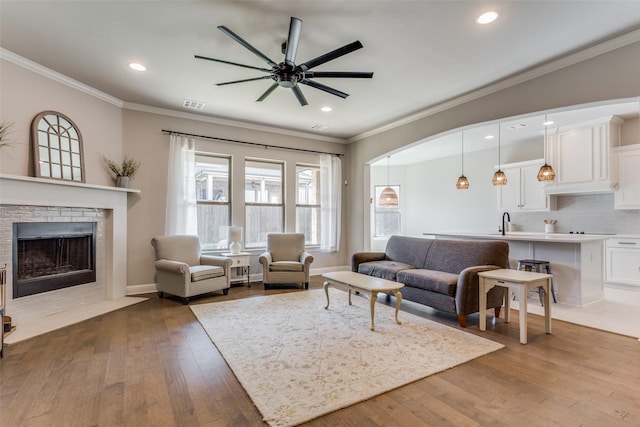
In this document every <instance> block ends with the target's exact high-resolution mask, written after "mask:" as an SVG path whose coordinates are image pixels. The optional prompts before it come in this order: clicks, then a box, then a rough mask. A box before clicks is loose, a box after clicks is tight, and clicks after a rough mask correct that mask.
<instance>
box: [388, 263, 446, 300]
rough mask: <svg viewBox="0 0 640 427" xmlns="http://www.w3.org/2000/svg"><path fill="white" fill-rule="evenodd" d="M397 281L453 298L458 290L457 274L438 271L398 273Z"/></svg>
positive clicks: (416, 270)
mask: <svg viewBox="0 0 640 427" xmlns="http://www.w3.org/2000/svg"><path fill="white" fill-rule="evenodd" d="M397 280H398V282H400V283H403V284H404V285H405V286H410V287H413V288H418V289H424V290H426V291H431V292H437V293H439V294H444V295H449V296H452V297H453V296H455V295H456V288H457V286H458V275H457V274H454V273H447V272H445V271H437V270H424V269H421V268H417V269H414V270H403V271H400V272H398V275H397Z"/></svg>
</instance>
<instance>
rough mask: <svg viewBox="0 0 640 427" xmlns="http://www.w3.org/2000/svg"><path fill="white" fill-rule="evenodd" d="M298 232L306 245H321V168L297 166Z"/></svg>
mask: <svg viewBox="0 0 640 427" xmlns="http://www.w3.org/2000/svg"><path fill="white" fill-rule="evenodd" d="M296 232H298V233H304V240H305V245H319V244H320V167H319V166H310V165H296Z"/></svg>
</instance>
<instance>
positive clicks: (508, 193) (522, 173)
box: [498, 159, 555, 211]
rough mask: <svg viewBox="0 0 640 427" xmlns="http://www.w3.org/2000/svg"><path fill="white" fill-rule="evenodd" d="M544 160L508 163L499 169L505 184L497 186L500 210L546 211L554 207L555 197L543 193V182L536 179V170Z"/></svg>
mask: <svg viewBox="0 0 640 427" xmlns="http://www.w3.org/2000/svg"><path fill="white" fill-rule="evenodd" d="M543 163H544V160H542V159H539V160H531V161H527V162H519V163H510V164H505V165H502V167H501V169H502V171H503V172H504V173H505V175H506V176H507V185H501V186H499V187H498V192H499V193H498V200H499V203H500V210H501V211H505V210H521V211H548V210H551V209H555V206H553V204H554V202H555V199H553V200H552V198H551V196H548V195H547V194H545V191H544V184H543V183H541V182H539V181H538V171H539V170H540V166H542V165H543Z"/></svg>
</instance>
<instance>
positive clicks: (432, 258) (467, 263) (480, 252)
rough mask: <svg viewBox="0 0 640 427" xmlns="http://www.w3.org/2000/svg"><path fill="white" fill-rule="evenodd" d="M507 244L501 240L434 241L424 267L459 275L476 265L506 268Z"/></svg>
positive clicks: (507, 257)
mask: <svg viewBox="0 0 640 427" xmlns="http://www.w3.org/2000/svg"><path fill="white" fill-rule="evenodd" d="M508 259H509V244H508V243H507V242H505V241H501V240H434V241H433V243H432V244H431V246H430V248H429V253H428V254H427V259H426V261H425V263H424V267H423V268H425V269H427V270H439V271H446V272H448V273H455V274H460V272H462V270H464V269H465V268H468V267H473V266H476V265H497V266H498V267H500V268H508V262H509V261H508Z"/></svg>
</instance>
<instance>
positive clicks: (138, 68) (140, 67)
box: [129, 62, 147, 71]
mask: <svg viewBox="0 0 640 427" xmlns="http://www.w3.org/2000/svg"><path fill="white" fill-rule="evenodd" d="M129 67H130V68H133V69H134V70H136V71H144V70H146V69H147V67H145V66H144V65H142V64H138V63H137V62H132V63H130V64H129Z"/></svg>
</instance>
